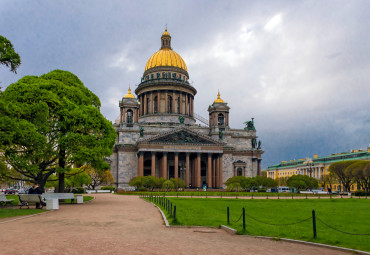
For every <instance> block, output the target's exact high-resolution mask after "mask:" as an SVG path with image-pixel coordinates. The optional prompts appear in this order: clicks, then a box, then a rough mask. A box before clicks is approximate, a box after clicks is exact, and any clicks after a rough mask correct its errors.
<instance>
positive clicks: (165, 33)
mask: <svg viewBox="0 0 370 255" xmlns="http://www.w3.org/2000/svg"><path fill="white" fill-rule="evenodd" d="M164 35H170V33H168V32H167V28H166V29H165V30H164V32H163V34H162V36H164Z"/></svg>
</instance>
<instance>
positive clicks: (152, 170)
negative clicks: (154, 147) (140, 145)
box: [151, 152, 155, 176]
mask: <svg viewBox="0 0 370 255" xmlns="http://www.w3.org/2000/svg"><path fill="white" fill-rule="evenodd" d="M151 174H152V176H155V152H152V169H151Z"/></svg>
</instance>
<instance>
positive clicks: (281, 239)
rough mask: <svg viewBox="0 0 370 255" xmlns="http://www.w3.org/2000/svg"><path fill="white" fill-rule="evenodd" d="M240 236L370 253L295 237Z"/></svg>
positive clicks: (234, 231)
mask: <svg viewBox="0 0 370 255" xmlns="http://www.w3.org/2000/svg"><path fill="white" fill-rule="evenodd" d="M221 228H222V229H224V230H225V231H226V232H228V233H230V234H232V235H235V234H236V233H237V231H236V230H235V229H233V228H230V227H227V226H224V225H221ZM240 236H247V237H254V238H260V239H269V240H274V241H284V242H289V243H299V244H304V245H310V246H317V247H323V248H328V249H332V250H339V251H346V252H351V253H354V254H363V255H370V252H366V251H360V250H355V249H351V248H344V247H339V246H333V245H328V244H322V243H313V242H307V241H302V240H295V239H289V238H279V237H270V236H251V235H240Z"/></svg>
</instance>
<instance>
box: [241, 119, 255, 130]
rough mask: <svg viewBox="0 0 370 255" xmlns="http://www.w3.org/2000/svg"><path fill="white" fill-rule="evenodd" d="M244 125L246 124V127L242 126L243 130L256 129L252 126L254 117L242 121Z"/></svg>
mask: <svg viewBox="0 0 370 255" xmlns="http://www.w3.org/2000/svg"><path fill="white" fill-rule="evenodd" d="M244 125H246V127H245V128H244V130H245V131H256V128H255V127H254V118H252V120H249V121H246V122H244Z"/></svg>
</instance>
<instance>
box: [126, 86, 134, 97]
mask: <svg viewBox="0 0 370 255" xmlns="http://www.w3.org/2000/svg"><path fill="white" fill-rule="evenodd" d="M123 98H135V96H134V95H133V94H131V88H130V86H129V87H128V93H127V94H126V95H125V96H124V97H123Z"/></svg>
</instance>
